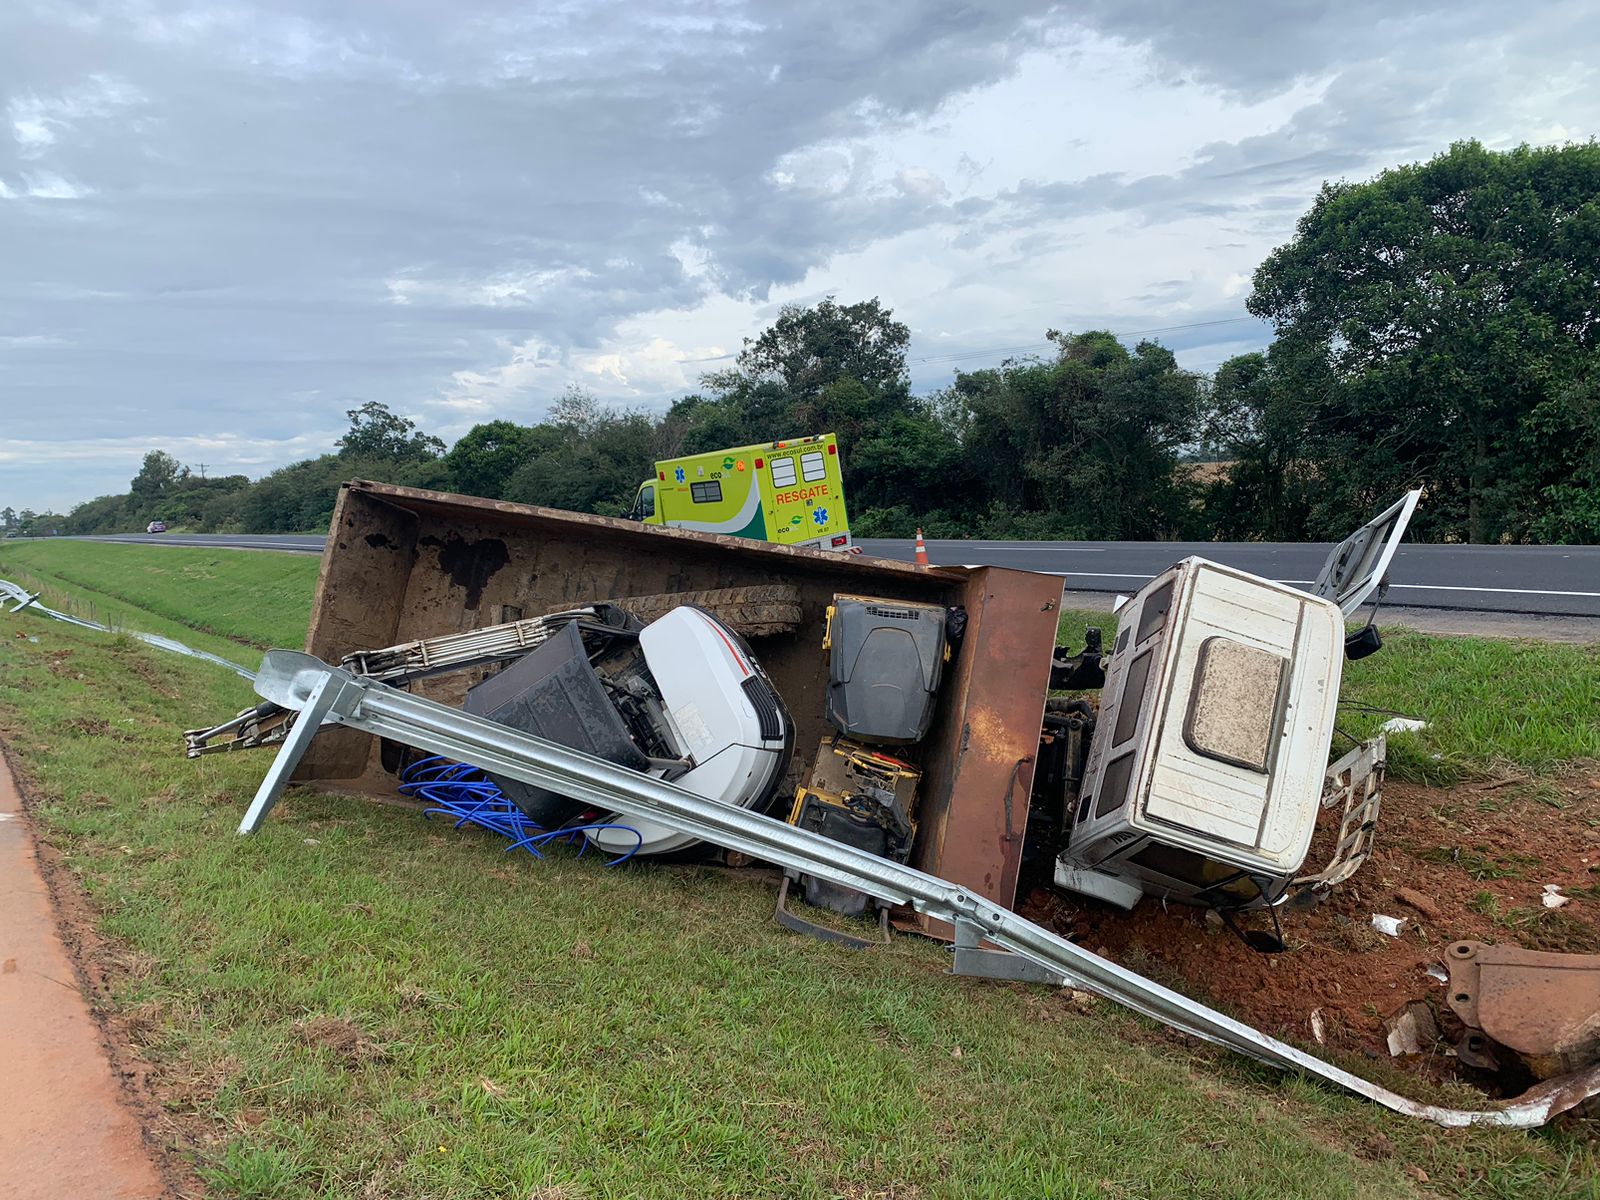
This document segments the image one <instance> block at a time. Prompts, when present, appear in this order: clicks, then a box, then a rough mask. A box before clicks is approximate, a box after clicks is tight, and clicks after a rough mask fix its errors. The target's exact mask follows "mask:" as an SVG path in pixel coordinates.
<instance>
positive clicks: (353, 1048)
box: [296, 1016, 387, 1066]
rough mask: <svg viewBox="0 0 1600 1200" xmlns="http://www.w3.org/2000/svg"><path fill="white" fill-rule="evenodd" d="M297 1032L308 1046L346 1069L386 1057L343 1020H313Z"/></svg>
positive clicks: (357, 1028)
mask: <svg viewBox="0 0 1600 1200" xmlns="http://www.w3.org/2000/svg"><path fill="white" fill-rule="evenodd" d="M296 1028H297V1029H298V1030H299V1033H300V1036H301V1037H302V1038H303V1039H305V1041H306V1043H307V1044H308V1045H311V1046H320V1047H321V1048H322V1049H324V1050H328V1051H330V1052H331V1053H332V1054H333V1056H334V1057H335V1058H338V1059H340V1060H341V1061H343V1062H344V1063H345V1064H347V1065H349V1066H354V1065H356V1064H357V1063H363V1062H374V1061H377V1060H379V1059H383V1058H385V1057H387V1051H386V1050H385V1048H384V1047H383V1046H382V1045H381V1044H380V1043H379V1042H377V1041H376V1040H374V1039H373V1037H372V1036H371V1035H370V1034H368V1033H367V1031H366V1030H364V1029H362V1028H361V1026H359V1025H357V1024H356V1023H355V1022H354V1021H351V1020H348V1019H346V1018H344V1017H329V1016H321V1017H312V1018H310V1019H309V1020H306V1021H301V1022H300V1023H299V1024H298V1025H297V1026H296Z"/></svg>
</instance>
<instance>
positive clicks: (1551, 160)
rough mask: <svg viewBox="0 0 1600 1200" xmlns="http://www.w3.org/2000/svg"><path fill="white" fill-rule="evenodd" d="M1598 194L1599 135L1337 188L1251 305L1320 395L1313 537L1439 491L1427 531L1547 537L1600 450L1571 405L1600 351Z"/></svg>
mask: <svg viewBox="0 0 1600 1200" xmlns="http://www.w3.org/2000/svg"><path fill="white" fill-rule="evenodd" d="M1597 197H1600V144H1596V143H1594V142H1590V143H1587V144H1584V145H1575V146H1566V147H1562V148H1558V149H1530V148H1528V147H1526V146H1524V147H1521V148H1519V149H1516V150H1512V151H1509V152H1505V153H1496V152H1493V151H1489V150H1486V149H1484V148H1483V147H1482V146H1481V145H1479V144H1478V143H1476V142H1463V143H1458V144H1457V145H1454V146H1452V147H1451V148H1450V149H1449V150H1448V151H1447V152H1446V153H1444V154H1441V155H1439V156H1438V157H1436V158H1434V159H1432V160H1431V161H1429V162H1426V163H1422V164H1419V165H1413V166H1405V167H1399V168H1396V169H1394V170H1391V171H1386V172H1384V173H1383V174H1382V175H1380V176H1378V177H1377V178H1376V179H1374V180H1371V181H1369V182H1366V183H1359V184H1350V183H1338V184H1327V185H1324V187H1323V189H1322V191H1321V193H1320V194H1319V195H1318V197H1317V200H1316V203H1315V204H1314V205H1313V206H1312V208H1311V211H1310V212H1308V213H1307V214H1306V215H1305V216H1304V217H1303V218H1302V219H1301V221H1300V223H1299V226H1298V228H1297V230H1296V235H1295V238H1294V240H1293V241H1292V242H1290V243H1289V244H1288V245H1286V246H1283V247H1280V248H1279V249H1278V250H1276V251H1274V252H1273V254H1272V255H1271V256H1270V257H1269V258H1268V259H1267V260H1266V262H1264V263H1263V264H1262V265H1261V267H1260V268H1259V269H1258V270H1257V271H1256V274H1255V281H1254V282H1255V289H1254V292H1253V294H1252V295H1251V297H1250V300H1249V308H1250V311H1251V312H1253V313H1255V314H1256V315H1257V316H1262V317H1267V318H1269V319H1271V320H1272V321H1273V322H1274V323H1275V325H1276V326H1277V331H1278V338H1279V343H1278V345H1279V346H1280V347H1282V352H1281V355H1280V353H1279V350H1278V347H1275V348H1274V357H1275V358H1280V359H1281V362H1282V363H1283V365H1284V367H1285V369H1286V371H1287V372H1290V373H1289V374H1287V375H1286V377H1285V380H1284V386H1286V387H1288V388H1290V389H1291V390H1298V391H1299V392H1301V394H1302V395H1303V396H1304V397H1305V399H1306V400H1307V402H1308V409H1307V412H1306V424H1305V440H1306V447H1305V453H1306V455H1307V457H1308V459H1309V460H1310V461H1311V462H1313V463H1314V464H1315V466H1316V469H1317V471H1318V473H1319V477H1320V485H1321V486H1320V488H1319V500H1318V509H1317V511H1316V512H1314V513H1313V516H1312V521H1313V525H1314V526H1315V528H1313V532H1320V533H1328V532H1330V531H1336V530H1338V529H1341V528H1346V527H1348V526H1349V525H1351V524H1354V523H1356V522H1357V521H1359V520H1362V519H1365V517H1366V515H1367V514H1368V511H1369V510H1370V509H1371V508H1373V507H1374V506H1375V505H1376V504H1377V503H1379V502H1381V501H1383V500H1385V499H1388V498H1392V495H1393V493H1394V492H1396V491H1398V490H1399V489H1400V488H1402V487H1404V486H1406V485H1409V484H1413V483H1417V482H1426V483H1427V484H1428V485H1429V489H1430V495H1429V501H1428V505H1427V506H1426V508H1425V509H1424V510H1421V511H1419V513H1418V517H1419V521H1418V523H1417V524H1418V526H1419V528H1421V529H1422V530H1423V531H1424V532H1430V531H1431V532H1433V533H1436V534H1442V533H1456V534H1458V535H1464V536H1465V537H1467V538H1468V539H1469V540H1471V541H1474V542H1482V541H1491V540H1500V539H1517V538H1522V537H1526V536H1528V534H1529V533H1530V531H1531V530H1532V529H1533V527H1534V526H1535V524H1536V523H1537V520H1538V517H1539V514H1540V513H1541V512H1542V511H1543V510H1544V509H1545V507H1547V505H1548V504H1549V502H1550V501H1549V499H1548V494H1549V490H1550V489H1552V488H1559V487H1560V486H1562V485H1564V484H1566V483H1568V482H1569V481H1570V479H1571V476H1572V475H1573V473H1574V472H1575V471H1577V470H1579V469H1580V468H1581V464H1582V462H1583V460H1584V458H1585V457H1586V456H1587V455H1588V454H1589V448H1588V447H1587V446H1586V445H1584V444H1583V443H1582V442H1581V441H1576V442H1575V441H1573V440H1572V439H1573V435H1574V433H1575V432H1577V431H1580V430H1581V429H1582V427H1583V418H1582V416H1581V414H1576V413H1573V412H1571V411H1569V407H1570V404H1571V398H1572V397H1574V396H1576V395H1579V394H1581V387H1580V386H1579V385H1580V384H1581V383H1582V381H1583V380H1584V379H1586V378H1592V377H1594V376H1595V374H1596V370H1597V357H1596V356H1597V349H1600V310H1597V305H1596V284H1595V281H1596V280H1597V279H1600V199H1597Z"/></svg>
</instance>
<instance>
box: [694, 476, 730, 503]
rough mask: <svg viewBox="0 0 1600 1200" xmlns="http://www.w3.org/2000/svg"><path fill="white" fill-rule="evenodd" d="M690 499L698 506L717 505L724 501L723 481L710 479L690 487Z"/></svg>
mask: <svg viewBox="0 0 1600 1200" xmlns="http://www.w3.org/2000/svg"><path fill="white" fill-rule="evenodd" d="M689 498H690V499H691V500H693V501H694V502H695V503H696V504H716V503H718V502H719V501H720V500H721V499H722V480H720V479H708V480H706V481H705V482H703V483H691V484H690V485H689Z"/></svg>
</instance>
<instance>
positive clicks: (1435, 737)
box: [1058, 611, 1600, 784]
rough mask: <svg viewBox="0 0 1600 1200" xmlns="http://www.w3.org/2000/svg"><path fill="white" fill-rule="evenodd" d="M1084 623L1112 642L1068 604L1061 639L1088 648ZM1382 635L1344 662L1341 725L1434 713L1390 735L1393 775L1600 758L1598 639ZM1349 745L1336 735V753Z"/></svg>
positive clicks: (1451, 777) (1356, 726)
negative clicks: (1567, 641)
mask: <svg viewBox="0 0 1600 1200" xmlns="http://www.w3.org/2000/svg"><path fill="white" fill-rule="evenodd" d="M1085 625H1099V626H1101V627H1102V628H1103V629H1104V630H1105V636H1106V645H1107V648H1108V649H1109V648H1110V644H1111V641H1112V638H1113V637H1114V635H1115V632H1116V619H1115V617H1114V616H1112V615H1111V614H1109V613H1086V612H1070V611H1069V612H1064V613H1063V614H1062V617H1061V628H1060V632H1059V634H1058V638H1059V640H1060V641H1061V642H1062V643H1063V644H1066V645H1070V646H1071V647H1073V648H1074V649H1077V648H1079V647H1081V646H1082V645H1083V628H1084V626H1085ZM1382 633H1383V649H1382V650H1380V651H1378V653H1377V654H1374V655H1372V656H1371V657H1369V658H1364V659H1361V660H1360V661H1358V662H1347V663H1346V664H1345V667H1344V679H1343V682H1342V684H1341V685H1340V689H1339V698H1340V703H1341V705H1342V706H1343V708H1342V710H1341V712H1340V716H1339V728H1340V729H1341V730H1343V731H1344V732H1345V733H1348V734H1349V735H1351V736H1352V737H1355V738H1367V737H1371V736H1372V735H1373V734H1374V733H1376V732H1377V730H1378V726H1379V725H1381V724H1382V723H1383V722H1384V721H1385V720H1387V719H1388V718H1389V717H1390V716H1391V715H1395V714H1400V715H1404V716H1408V717H1418V718H1421V719H1422V720H1425V721H1427V722H1428V727H1427V728H1426V729H1424V730H1421V731H1419V732H1415V733H1401V734H1391V735H1390V736H1389V773H1390V775H1391V776H1393V777H1395V778H1398V779H1407V780H1411V781H1414V782H1421V783H1432V784H1440V783H1451V782H1455V781H1456V780H1459V779H1462V778H1466V777H1469V776H1487V775H1497V774H1501V773H1504V772H1508V771H1510V772H1526V773H1547V772H1551V771H1555V770H1558V769H1560V768H1562V767H1564V766H1567V765H1569V764H1571V763H1573V762H1575V761H1579V760H1584V759H1600V645H1593V644H1591V645H1560V644H1555V643H1548V642H1535V641H1522V640H1510V639H1499V638H1480V637H1442V636H1438V635H1433V634H1425V633H1417V632H1415V631H1413V630H1409V629H1399V628H1393V629H1384V630H1383V631H1382ZM1372 709H1379V710H1384V711H1380V712H1373V711H1370V710H1372ZM1349 744H1350V743H1349V742H1348V741H1346V740H1344V739H1343V738H1335V739H1334V753H1335V755H1337V754H1341V753H1343V752H1344V751H1345V750H1346V749H1348V748H1349Z"/></svg>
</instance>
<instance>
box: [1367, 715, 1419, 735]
mask: <svg viewBox="0 0 1600 1200" xmlns="http://www.w3.org/2000/svg"><path fill="white" fill-rule="evenodd" d="M1427 727H1428V723H1427V722H1426V721H1419V720H1418V719H1417V718H1416V717H1390V718H1389V719H1388V720H1387V721H1385V722H1384V723H1383V724H1382V725H1379V726H1378V730H1379V732H1381V733H1421V732H1422V731H1423V730H1424V729H1426V728H1427Z"/></svg>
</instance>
